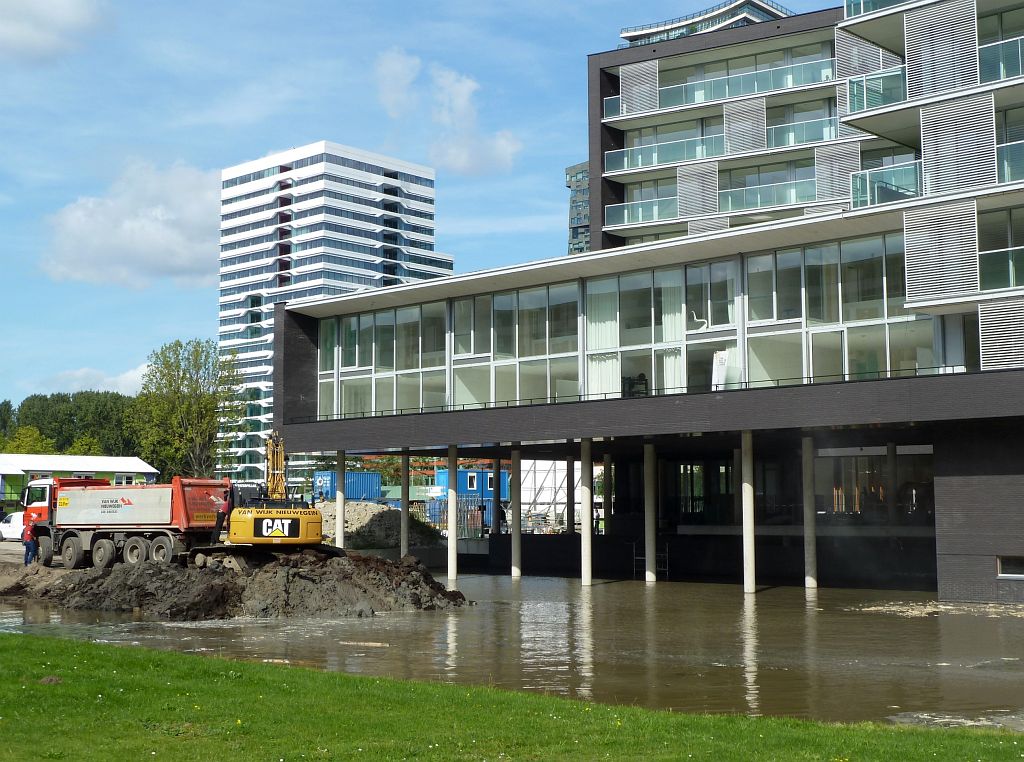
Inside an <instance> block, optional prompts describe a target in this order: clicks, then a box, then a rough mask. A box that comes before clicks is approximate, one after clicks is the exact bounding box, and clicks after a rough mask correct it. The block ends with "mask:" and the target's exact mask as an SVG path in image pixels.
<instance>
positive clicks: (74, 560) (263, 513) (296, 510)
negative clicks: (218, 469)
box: [21, 476, 333, 569]
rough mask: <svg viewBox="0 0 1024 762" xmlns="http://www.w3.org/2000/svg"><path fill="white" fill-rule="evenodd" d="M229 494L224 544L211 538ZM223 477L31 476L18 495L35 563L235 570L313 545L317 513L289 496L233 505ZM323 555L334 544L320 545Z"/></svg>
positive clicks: (318, 539)
mask: <svg viewBox="0 0 1024 762" xmlns="http://www.w3.org/2000/svg"><path fill="white" fill-rule="evenodd" d="M225 490H228V492H229V495H231V496H232V500H233V505H234V506H235V507H234V509H233V510H232V511H231V515H230V519H229V529H228V532H227V542H220V538H218V539H217V541H214V539H213V537H212V535H213V531H214V529H215V527H216V523H217V509H218V508H219V507H220V505H221V503H222V501H223V494H224V491H225ZM237 497H238V491H237V490H235V489H233V488H232V484H231V482H230V480H229V479H226V478H225V479H186V478H182V477H177V476H176V477H174V478H173V479H172V480H171V483H170V484H132V485H117V486H111V485H110V484H109V483H108V482H105V481H100V480H97V479H62V478H53V479H36V480H33V481H31V482H29V484H28V486H27V487H26V488H25V490H23V492H22V501H21V502H22V505H23V507H24V509H25V516H26V520H34V521H36V534H37V537H38V540H39V560H40V562H41V563H42V564H43V565H44V566H49V565H50V564H51V563H52V562H53V558H54V555H55V554H56V555H58V556H59V557H60V559H61V561H62V562H63V564H64V566H65V567H67V568H69V569H76V568H79V567H81V566H84V565H85V564H86V563H87V562H90V561H91V563H92V565H93V566H95V567H97V568H108V567H110V566H111V565H112V564H114V563H115V562H116V561H123V562H125V563H128V564H139V563H142V562H143V561H147V560H148V561H157V562H159V563H172V562H188V563H191V564H193V565H196V566H205V565H207V564H208V563H209V562H210V561H211V560H213V559H217V560H220V561H222V562H224V563H225V565H227V566H235V567H237V568H242V567H244V566H248V565H251V562H252V561H254V560H256V559H261V560H262V559H265V558H267V557H268V556H272V554H273V553H274V552H282V551H285V550H289V551H290V550H295V549H296V548H298V547H320V546H321V543H322V541H323V534H322V531H323V517H322V515H321V514H320V512H319V511H318V510H316V509H315V508H310V507H309V506H307V505H305V504H303V503H296V502H294V501H288V500H269V499H255V500H253V501H247V502H245V503H244V504H241V505H240V504H239V502H241V501H238V500H237ZM325 549H326V550H328V551H329V552H333V549H330V548H325Z"/></svg>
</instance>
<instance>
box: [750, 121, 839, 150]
mask: <svg viewBox="0 0 1024 762" xmlns="http://www.w3.org/2000/svg"><path fill="white" fill-rule="evenodd" d="M838 133H839V118H838V117H834V116H833V117H827V118H825V119H810V120H808V121H806V122H791V123H789V124H780V125H777V126H775V127H769V128H768V130H767V138H768V147H769V148H780V147H782V146H796V145H800V144H801V143H817V142H820V141H822V140H835V139H836V136H837V135H838Z"/></svg>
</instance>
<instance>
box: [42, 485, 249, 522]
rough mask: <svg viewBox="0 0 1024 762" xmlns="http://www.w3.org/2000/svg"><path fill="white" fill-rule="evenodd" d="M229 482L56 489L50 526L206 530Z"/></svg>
mask: <svg viewBox="0 0 1024 762" xmlns="http://www.w3.org/2000/svg"><path fill="white" fill-rule="evenodd" d="M229 487H230V482H229V481H228V480H227V479H224V480H219V479H182V478H181V477H178V476H176V477H174V479H172V481H171V483H170V484H134V485H126V486H120V487H110V486H67V487H65V486H63V485H60V486H58V488H57V495H56V511H55V512H54V517H53V525H54V527H57V528H59V529H70V528H80V529H86V528H88V529H95V528H99V527H124V528H126V529H127V528H138V527H160V528H167V529H177V530H178V531H181V532H185V531H189V530H209V529H211V528H212V527H213V526H214V525H215V524H216V521H217V508H218V507H219V506H220V504H221V502H222V500H223V494H224V490H225V489H228V488H229Z"/></svg>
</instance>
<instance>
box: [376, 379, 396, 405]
mask: <svg viewBox="0 0 1024 762" xmlns="http://www.w3.org/2000/svg"><path fill="white" fill-rule="evenodd" d="M373 410H374V412H375V413H379V414H386V413H393V412H394V410H395V377H394V376H382V377H380V378H377V379H375V380H374V395H373Z"/></svg>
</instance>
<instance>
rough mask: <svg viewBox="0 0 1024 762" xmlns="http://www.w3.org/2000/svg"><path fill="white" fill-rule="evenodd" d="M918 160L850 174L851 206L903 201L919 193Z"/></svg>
mask: <svg viewBox="0 0 1024 762" xmlns="http://www.w3.org/2000/svg"><path fill="white" fill-rule="evenodd" d="M922 174H923V173H922V171H921V162H920V161H912V162H908V163H907V164H896V165H894V166H891V167H879V168H878V169H869V170H866V171H864V172H854V173H853V174H852V175H851V176H850V192H851V198H852V201H853V208H854V209H857V208H858V207H863V206H875V205H876V204H889V203H892V202H894V201H907V200H908V199H912V198H917V197H918V196H921V195H923V183H922Z"/></svg>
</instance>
